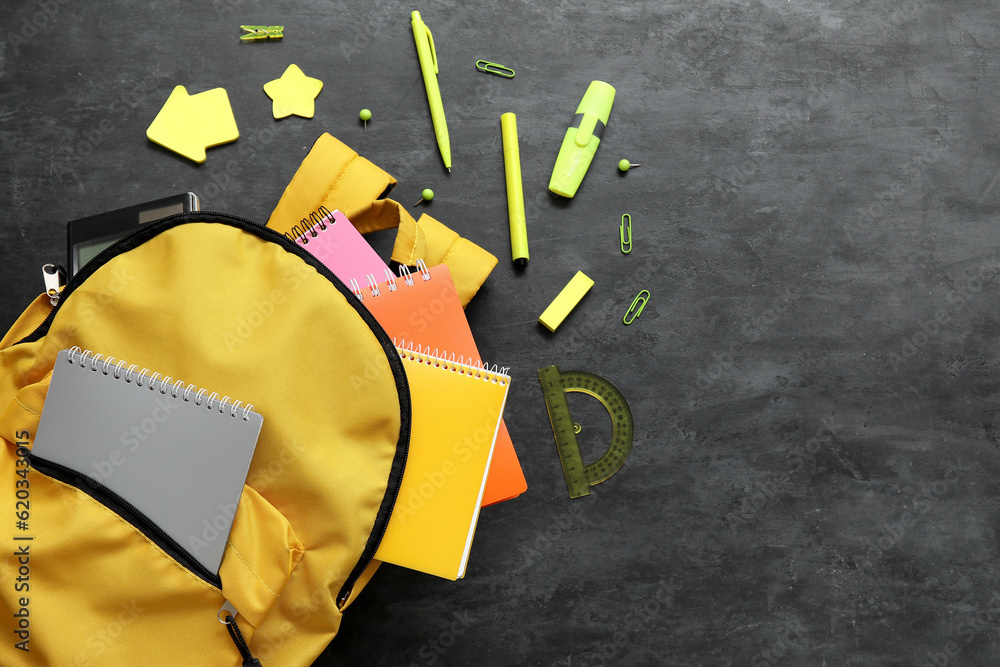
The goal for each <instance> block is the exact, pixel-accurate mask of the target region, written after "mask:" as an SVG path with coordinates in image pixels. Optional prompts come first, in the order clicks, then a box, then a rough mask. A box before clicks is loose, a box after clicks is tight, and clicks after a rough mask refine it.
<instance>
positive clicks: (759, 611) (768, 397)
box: [0, 0, 1000, 667]
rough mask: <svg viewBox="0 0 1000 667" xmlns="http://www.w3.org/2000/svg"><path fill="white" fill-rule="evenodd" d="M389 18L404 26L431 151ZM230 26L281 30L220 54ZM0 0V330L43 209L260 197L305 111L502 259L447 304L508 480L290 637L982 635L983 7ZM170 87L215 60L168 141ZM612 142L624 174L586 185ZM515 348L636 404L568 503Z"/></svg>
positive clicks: (390, 659) (490, 643)
mask: <svg viewBox="0 0 1000 667" xmlns="http://www.w3.org/2000/svg"><path fill="white" fill-rule="evenodd" d="M46 7H47V8H48V14H46ZM412 9H419V10H421V12H422V14H423V16H424V19H425V20H426V22H427V24H428V25H429V26H430V27H431V29H432V30H433V31H434V35H435V38H436V43H437V49H438V55H439V59H440V62H441V77H440V84H441V88H442V91H443V97H444V104H445V108H446V112H447V115H448V121H449V129H450V131H451V137H452V144H453V150H454V171H453V173H452V174H451V175H450V176H448V175H447V174H445V173H444V171H443V169H442V166H441V161H440V157H439V154H438V151H437V148H436V145H435V143H434V135H433V131H432V128H431V123H430V118H429V112H428V110H427V104H426V99H425V95H424V90H423V86H422V83H421V80H420V75H419V70H418V67H417V64H416V56H415V50H414V47H413V41H412V36H411V32H410V26H409V20H408V15H409V12H410V11H411V10H412ZM31 21H35V22H36V24H38V25H40V26H41V27H37V28H34V29H33V28H32V27H31V23H30V22H31ZM26 22H27V23H26ZM241 23H266V24H271V23H283V24H284V25H285V34H286V35H287V36H286V37H285V39H284V40H283V41H281V42H280V43H260V44H242V43H240V41H239V40H238V33H239V31H238V26H239V25H240V24H241ZM26 26H27V27H26ZM0 27H2V33H3V37H4V39H3V41H2V43H0V150H2V159H0V207H2V208H0V210H2V222H0V244H2V245H0V248H2V250H0V285H2V289H3V292H2V301H0V325H2V328H3V329H6V327H7V326H9V325H10V323H12V322H13V321H14V319H15V317H16V316H17V314H18V313H19V312H20V311H21V310H22V309H23V307H24V306H26V305H27V304H28V302H29V301H30V299H31V298H32V297H34V296H35V295H36V294H37V293H39V292H40V291H41V289H42V283H41V276H40V267H41V265H42V264H43V263H45V262H62V261H64V252H65V251H64V224H65V222H66V221H67V220H70V219H73V218H76V217H80V216H83V215H88V214H92V213H96V212H100V211H103V210H108V209H111V208H116V207H119V206H124V205H129V204H133V203H138V202H140V201H144V200H148V199H152V198H156V197H160V196H164V195H168V194H171V193H174V192H177V191H184V190H193V191H194V192H196V193H198V194H199V195H200V196H201V197H202V198H203V200H204V203H205V208H206V209H217V210H222V211H227V212H231V213H234V214H239V215H243V216H247V217H250V218H253V219H256V220H261V221H263V220H266V218H267V217H268V214H269V213H270V211H271V209H272V208H273V207H274V205H275V203H276V202H277V200H278V197H279V196H280V194H281V192H282V190H283V188H284V186H285V185H286V184H287V183H288V181H289V179H290V178H291V176H292V174H293V173H294V171H295V168H296V167H297V165H298V164H299V162H300V161H301V160H302V158H303V157H304V156H305V154H306V152H307V150H308V148H309V146H311V145H312V143H313V141H314V140H315V139H316V137H317V136H319V134H320V133H321V132H323V131H329V132H331V133H332V134H333V135H334V136H337V137H339V138H341V139H342V140H344V141H345V142H347V143H348V144H349V145H351V146H353V147H354V148H355V149H357V150H358V151H359V152H361V153H362V154H363V155H365V156H366V157H368V158H370V159H371V160H373V161H374V162H375V163H376V164H379V165H381V166H383V167H385V168H386V169H388V170H389V171H390V172H392V173H394V174H396V175H397V176H398V177H399V178H400V184H399V186H398V187H397V189H396V191H395V193H394V196H395V197H396V198H397V199H398V200H400V201H402V202H404V203H406V204H407V205H409V204H410V203H412V202H413V201H416V199H417V198H418V197H419V192H420V190H422V189H423V188H424V187H432V188H434V189H435V191H436V192H437V197H436V199H435V200H434V202H433V203H432V204H431V206H430V207H429V208H428V211H429V212H431V213H432V214H433V215H434V216H435V217H437V218H438V219H439V220H441V221H442V222H444V223H445V224H447V225H449V226H451V227H452V228H453V229H455V230H457V231H458V232H460V233H461V234H462V235H464V236H467V237H468V238H470V239H472V240H473V241H474V242H476V243H478V244H480V245H482V246H483V247H485V248H487V249H488V250H490V251H492V252H493V253H494V254H496V255H497V256H498V257H499V258H500V260H501V261H500V264H499V265H498V267H497V268H496V270H495V271H494V272H493V274H492V276H491V277H490V279H489V280H488V282H487V284H486V286H485V288H484V289H483V291H482V292H481V293H480V295H479V296H477V297H476V299H475V301H474V302H473V304H472V305H471V306H470V308H469V309H468V315H469V319H470V322H471V324H472V327H473V331H474V332H475V333H476V335H477V339H478V341H479V343H480V346H481V351H482V353H483V356H484V357H485V358H486V359H488V360H491V361H496V362H498V363H501V364H503V365H509V366H511V367H512V374H513V377H514V384H513V386H512V389H511V394H510V399H509V401H508V407H507V420H508V424H509V426H510V431H511V435H512V437H513V440H514V443H515V445H516V447H517V450H518V452H519V454H520V456H521V461H522V463H523V467H524V471H525V474H526V475H527V479H528V483H529V490H528V492H527V493H526V494H525V495H523V496H522V497H520V498H518V499H516V500H513V501H511V502H507V503H504V504H502V505H499V506H495V507H491V508H489V509H487V510H485V511H484V512H483V513H482V517H481V520H480V524H479V530H478V532H477V536H476V541H475V544H474V547H473V552H472V558H471V562H470V566H469V570H468V574H467V577H466V578H465V580H464V581H461V582H458V583H449V582H445V581H442V580H438V579H435V578H433V577H429V576H423V575H420V574H417V573H413V572H409V571H404V570H401V569H396V568H391V567H388V566H387V567H385V568H383V570H382V571H381V572H380V573H379V575H378V576H377V577H376V579H375V580H374V581H373V583H372V584H371V585H370V586H369V587H368V589H367V590H366V591H365V593H364V595H363V596H362V597H361V598H360V600H359V601H358V602H357V603H356V604H355V605H354V606H353V607H352V608H351V609H350V610H349V612H348V614H347V616H346V618H345V621H344V624H343V627H342V629H341V632H340V635H339V636H338V637H337V639H336V640H335V641H334V642H333V643H332V644H331V646H330V647H329V649H328V650H327V651H326V653H324V655H323V657H322V658H321V659H320V660H319V661H318V662H317V663H316V664H317V665H336V666H341V665H344V666H346V665H431V664H437V665H471V664H476V665H483V666H487V665H489V666H494V665H495V666H501V665H566V666H567V667H581V666H584V665H600V664H608V665H658V664H670V665H729V664H751V665H755V666H759V665H778V664H783V665H807V664H808V665H922V664H925V663H927V662H930V663H931V664H937V665H943V664H960V665H984V664H994V663H995V662H996V660H997V653H998V639H1000V614H998V612H997V610H998V609H1000V607H997V606H996V603H994V606H993V607H991V606H990V603H991V599H992V598H993V596H998V597H1000V568H998V565H997V562H996V557H997V546H998V541H997V529H996V526H997V507H998V501H997V498H998V495H997V492H998V482H997V472H998V469H1000V452H998V444H1000V426H998V422H997V415H996V412H997V405H998V398H1000V396H998V394H1000V357H998V352H997V342H998V341H997V338H998V333H1000V328H998V315H997V308H998V306H1000V296H998V285H1000V281H998V279H997V276H998V273H1000V254H998V253H997V250H996V246H997V244H998V242H1000V229H998V228H997V212H998V209H1000V137H998V130H997V128H998V120H1000V118H998V115H1000V114H998V106H997V102H998V88H997V85H998V81H1000V79H998V74H1000V72H998V59H997V56H998V54H1000V41H998V29H1000V9H998V6H997V4H996V3H995V2H988V1H986V0H950V1H944V0H861V1H850V2H849V1H847V0H794V1H790V0H763V1H751V2H735V1H720V0H704V1H698V2H693V1H690V2H678V1H676V0H670V1H666V2H662V1H656V2H654V1H645V2H630V3H624V2H622V3H607V2H597V1H593V0H584V1H577V2H540V3H537V4H534V3H527V2H509V1H508V2H500V3H495V4H490V5H477V4H474V3H460V2H457V1H456V0H440V1H436V2H435V1H431V2H427V3H421V4H418V5H412V6H411V5H401V4H399V3H398V2H394V1H390V0H384V1H381V2H374V3H360V2H358V3H347V2H319V1H310V2H296V3H293V2H287V1H285V2H274V3H265V2H262V1H259V0H220V1H218V2H215V3H209V2H203V3H196V2H189V3H184V2H179V1H177V0H172V1H165V2H157V3H145V2H135V1H131V0H118V1H117V2H106V3H97V2H90V3H87V2H84V1H83V0H48V2H39V1H33V2H29V1H25V2H19V3H13V2H10V1H9V0H8V1H7V2H5V3H4V5H3V7H2V8H0ZM32 30H34V32H35V33H37V34H33V33H32ZM478 58H487V59H492V60H494V61H497V62H500V63H503V64H505V65H508V66H510V67H513V68H514V69H516V71H517V76H516V78H515V79H513V80H509V81H507V80H503V79H499V78H494V77H490V76H488V75H485V74H481V73H479V72H477V71H476V70H475V68H474V66H473V63H474V62H475V60H477V59H478ZM292 62H294V63H297V64H298V65H299V66H300V67H301V68H302V69H303V70H304V71H305V73H306V74H307V75H310V76H314V77H318V78H320V79H322V80H323V81H324V82H325V87H324V90H323V92H322V93H321V95H320V96H319V98H318V99H317V101H316V117H315V118H314V119H312V120H305V119H301V118H295V117H293V118H289V119H285V120H281V121H278V122H276V121H274V120H273V119H272V118H271V116H270V100H269V99H268V98H267V97H266V96H265V95H264V94H263V92H262V91H261V86H262V85H263V83H265V82H266V81H269V80H271V79H274V78H277V77H278V76H280V74H281V73H282V71H283V70H284V69H285V67H287V65H288V64H289V63H292ZM592 79H602V80H604V81H607V82H609V83H611V84H612V85H614V86H616V87H617V89H618V96H617V99H616V102H615V106H614V109H613V111H612V113H611V119H610V122H609V124H608V130H607V133H606V135H605V137H604V142H603V144H602V146H601V148H600V150H599V152H598V154H597V157H596V159H595V161H594V164H593V166H592V167H591V169H590V173H589V175H588V176H587V178H586V180H585V182H584V184H583V187H582V188H581V189H580V192H579V193H578V195H577V197H576V198H575V199H574V200H572V201H565V200H561V199H559V198H557V197H554V196H550V195H548V193H547V191H546V185H547V182H548V177H549V174H550V171H551V168H552V165H553V163H554V161H555V155H556V152H557V150H558V146H559V143H560V141H561V137H562V134H563V132H564V131H565V128H566V126H567V124H568V121H569V119H570V117H571V115H572V112H573V110H574V109H575V106H576V104H577V103H578V102H579V99H580V97H581V95H582V94H583V92H584V90H585V88H586V86H587V84H588V82H589V81H590V80H592ZM177 84H183V85H185V86H187V87H188V90H189V92H191V93H196V92H200V91H202V90H206V89H209V88H213V87H216V86H223V87H225V88H226V90H227V91H228V92H229V96H230V99H231V101H232V105H233V109H234V112H235V115H236V120H237V122H238V124H239V127H240V130H241V134H242V138H241V139H240V140H239V141H237V142H236V143H233V144H229V145H226V146H223V147H219V148H215V149H211V150H210V151H209V157H208V161H207V163H206V164H204V165H202V166H196V165H194V164H193V163H191V162H189V161H187V160H185V159H183V158H180V157H177V156H175V155H173V154H171V153H169V152H167V151H165V150H163V149H161V148H159V147H157V146H154V145H153V144H151V143H150V142H149V141H147V140H146V138H145V136H144V132H145V128H146V126H147V125H148V124H149V123H150V121H151V120H152V118H153V117H154V116H155V114H156V112H157V111H158V110H159V108H160V106H161V105H162V103H163V101H164V100H165V99H166V97H167V95H168V94H169V92H170V90H171V89H172V87H173V86H174V85H177ZM362 107H368V108H370V109H371V110H372V111H373V113H374V119H373V120H372V121H371V122H370V123H369V126H368V136H367V137H365V136H364V135H363V134H362V132H361V127H360V124H359V123H358V121H357V112H358V110H359V109H360V108H362ZM505 111H514V112H516V113H517V115H518V125H519V130H520V138H521V157H522V167H523V171H524V187H525V195H526V198H527V199H528V201H529V206H528V216H529V220H528V230H529V236H530V244H531V264H530V266H529V267H528V270H527V271H526V272H525V273H524V274H523V275H518V274H515V273H514V271H513V270H512V269H511V266H510V262H509V258H510V255H509V244H508V233H507V222H506V205H505V195H504V192H505V189H504V179H503V163H502V153H501V148H500V128H499V117H500V114H501V113H503V112H505ZM622 157H628V158H630V159H632V160H633V161H634V162H640V163H642V165H643V166H642V167H641V168H640V169H637V170H634V171H632V172H630V173H629V174H627V175H626V176H624V177H622V176H619V174H618V172H617V171H616V170H615V164H616V162H617V161H618V160H619V159H620V158H622ZM624 212H629V213H631V215H632V219H633V226H634V233H635V250H634V251H633V252H632V253H631V254H630V255H628V256H624V255H622V254H621V253H620V252H619V250H618V247H617V246H618V241H617V233H618V232H617V226H618V221H619V218H620V216H621V214H622V213H624ZM391 241H392V238H391V235H388V236H387V235H385V234H382V235H380V236H379V238H377V239H375V243H376V245H377V246H378V248H379V249H380V250H382V252H383V254H387V253H388V250H389V247H390V246H391ZM578 269H579V270H583V271H584V272H586V273H587V274H588V275H590V276H591V277H592V278H593V279H594V280H595V281H596V285H595V287H594V289H593V290H592V291H591V293H590V295H589V296H588V297H587V298H586V300H585V301H584V302H583V303H582V304H581V306H580V307H579V308H578V309H577V310H576V311H575V312H574V314H573V315H572V316H571V317H570V318H569V319H568V320H567V322H566V323H565V324H564V325H563V326H562V328H561V329H560V330H559V331H558V332H557V333H556V334H555V335H550V334H548V333H547V332H546V331H544V330H543V329H542V328H541V327H540V326H539V325H537V324H536V318H537V316H538V314H539V313H540V312H541V311H542V309H543V308H544V307H545V305H546V304H547V303H548V302H549V300H550V299H551V298H552V297H553V296H554V294H555V293H556V292H557V291H558V290H559V289H560V288H561V287H562V286H563V285H564V284H565V283H566V281H567V280H568V279H569V278H570V277H571V276H572V274H573V273H574V272H575V271H576V270H578ZM642 288H646V289H649V290H650V291H651V292H652V299H651V301H650V303H649V305H648V306H647V308H646V311H645V312H644V313H643V315H642V316H641V317H640V318H639V320H638V321H637V322H636V323H635V324H633V325H632V326H630V327H625V326H623V325H622V323H621V316H622V314H623V313H624V311H625V309H626V308H627V306H628V304H629V302H630V301H631V299H632V297H633V296H634V295H635V293H636V292H637V291H638V290H639V289H642ZM549 364H559V365H560V366H561V367H562V368H566V369H571V368H576V369H582V370H589V371H592V372H595V373H598V374H600V375H603V376H605V377H606V378H608V379H610V380H611V381H612V382H614V383H615V384H616V385H617V386H618V387H619V388H620V389H621V390H622V392H624V394H625V396H626V397H627V398H628V400H629V402H630V404H631V407H632V411H633V413H634V415H635V421H636V439H635V446H634V450H633V453H632V455H631V458H630V459H629V461H628V463H627V464H626V466H625V468H624V469H623V470H622V471H620V472H619V473H618V474H617V475H616V476H615V477H614V478H612V480H610V481H609V482H607V483H606V484H605V485H603V486H600V487H597V488H596V489H595V493H594V494H593V495H592V496H591V497H589V498H585V499H579V500H575V501H570V499H569V498H568V496H567V493H566V491H565V485H564V482H563V479H562V475H561V472H560V469H559V465H558V459H557V457H556V452H555V448H554V445H553V440H552V434H551V431H550V429H549V425H548V420H547V417H546V413H545V409H544V403H543V401H542V398H541V393H540V390H539V387H538V382H537V378H536V375H535V371H536V369H538V368H540V367H542V366H546V365H549ZM575 405H576V404H575ZM578 408H579V410H580V414H583V415H586V419H584V421H585V422H588V423H593V422H592V421H588V420H589V418H590V417H593V416H596V415H598V414H599V413H598V412H597V411H595V410H593V409H592V408H593V406H592V405H587V404H585V403H580V404H579V405H578ZM601 429H602V426H601V425H600V424H595V425H594V426H593V427H592V428H589V429H588V430H586V431H585V433H590V434H592V435H593V437H591V439H590V440H588V441H587V442H586V443H585V446H586V448H587V453H588V455H589V456H590V457H593V456H596V454H597V453H599V451H600V449H601V447H600V444H599V437H598V436H599V435H600V433H601ZM452 629H454V630H455V632H453V631H452ZM265 664H267V663H266V662H265ZM269 667H270V666H269Z"/></svg>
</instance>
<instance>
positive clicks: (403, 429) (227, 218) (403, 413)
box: [15, 211, 411, 608]
mask: <svg viewBox="0 0 1000 667" xmlns="http://www.w3.org/2000/svg"><path fill="white" fill-rule="evenodd" d="M206 222H207V223H219V224H224V225H229V226H230V227H236V228H238V229H241V230H243V231H245V232H248V233H250V234H253V235H255V236H257V237H258V238H260V239H261V240H263V241H270V242H271V243H277V244H278V245H280V246H281V247H282V248H284V249H285V250H287V251H288V252H290V253H292V254H293V255H297V256H298V257H299V258H300V259H301V260H302V261H304V262H305V263H306V264H308V265H310V266H312V267H313V268H314V269H316V272H317V273H319V274H320V275H321V276H323V277H324V278H326V279H327V280H329V281H330V282H331V283H332V284H333V285H334V287H336V288H337V289H338V290H339V291H340V293H341V294H343V295H344V296H345V297H346V298H347V302H348V303H349V304H351V305H352V306H353V307H354V310H355V311H357V313H358V315H360V316H361V319H363V320H364V322H365V324H367V325H368V328H369V329H371V331H372V333H373V334H375V338H376V339H377V340H378V342H379V344H380V345H381V346H382V350H383V352H385V354H386V357H387V358H388V360H389V367H390V368H391V369H392V375H393V379H394V380H395V383H396V393H397V394H398V395H399V416H400V425H399V441H398V442H397V443H396V454H395V456H394V457H393V459H392V466H391V467H390V470H389V478H388V482H387V484H386V492H385V495H384V496H383V497H382V503H381V505H380V506H379V510H378V514H377V515H376V517H375V524H374V526H373V527H372V532H371V533H370V534H369V536H368V542H367V543H366V544H365V548H364V551H363V552H362V554H361V558H360V559H359V560H358V562H357V564H356V565H355V566H354V568H353V569H352V570H351V573H350V574H349V575H348V577H347V579H346V580H345V581H344V585H343V586H342V587H341V589H340V592H339V593H338V594H337V607H338V608H343V606H344V604H346V602H347V600H348V599H349V598H350V596H351V591H352V590H353V589H354V584H355V583H357V581H358V579H359V578H360V577H361V575H362V574H363V573H364V571H365V570H366V569H367V568H368V566H369V565H370V564H371V562H372V560H374V558H375V552H376V551H377V550H378V546H379V544H380V543H381V542H382V537H383V536H384V535H385V530H386V527H387V526H388V525H389V516H390V515H391V514H392V508H393V507H394V506H395V504H396V497H397V496H398V495H399V487H400V485H401V484H402V481H403V470H404V468H405V467H406V457H407V454H408V452H409V447H410V422H411V413H410V388H409V384H408V383H407V381H406V373H405V371H404V370H403V362H402V360H401V359H400V358H399V353H398V352H397V351H396V346H395V345H394V344H393V342H392V339H390V338H389V336H388V334H386V333H385V330H384V329H383V328H382V325H380V324H379V323H378V321H377V320H376V319H375V317H374V316H373V315H372V314H371V313H370V312H369V311H368V309H367V308H365V307H364V306H363V305H362V304H361V302H360V301H358V299H357V297H356V296H354V293H353V292H352V291H351V290H350V289H349V288H348V287H347V286H346V285H345V284H344V283H343V282H342V281H341V280H340V279H339V278H338V277H337V276H336V275H334V274H333V272H332V271H330V269H328V268H327V267H326V265H325V264H323V262H321V261H320V260H318V259H316V258H315V257H313V255H312V254H311V253H310V252H309V251H308V250H306V249H305V248H303V247H302V246H300V245H299V244H297V243H295V242H294V241H292V240H290V239H288V238H286V237H285V235H284V234H279V233H278V232H276V231H274V230H273V229H271V228H269V227H265V226H263V225H261V224H259V223H257V222H254V221H253V220H249V219H247V218H241V217H238V216H233V215H228V214H226V213H215V212H209V211H192V212H188V213H174V214H173V215H168V216H166V217H165V218H160V219H159V220H155V221H153V222H149V223H146V224H144V225H142V226H141V227H140V228H139V229H137V230H136V231H134V232H132V233H130V234H128V235H127V236H124V237H122V238H121V239H119V240H118V241H116V242H115V243H114V244H112V245H111V246H109V247H108V248H105V249H104V250H102V251H101V252H100V253H98V254H97V255H96V256H95V257H94V258H93V259H91V260H90V261H89V262H87V263H86V264H85V265H84V266H83V267H81V268H80V270H79V271H78V272H77V273H76V275H74V276H73V277H72V278H71V279H70V281H69V282H68V283H66V287H64V288H63V290H62V292H60V294H59V303H57V304H56V305H55V307H54V308H53V309H52V311H51V312H50V313H49V314H48V316H47V317H46V318H45V320H44V321H42V323H41V324H40V325H38V327H37V328H36V329H35V330H34V331H33V332H31V333H30V334H28V335H27V336H25V337H24V338H22V339H21V340H19V341H18V342H17V343H15V345H19V344H21V343H31V342H34V341H37V340H38V339H39V338H41V337H42V336H44V335H45V334H46V333H47V332H48V330H49V326H50V325H51V324H52V320H53V319H54V318H55V315H56V313H57V312H58V311H59V308H60V307H62V305H63V303H65V301H66V298H67V297H68V296H70V295H71V294H72V293H73V292H74V291H75V290H76V288H77V287H79V286H80V285H81V284H83V282H84V281H85V280H87V278H89V277H90V276H91V275H93V274H94V272H95V271H97V270H98V269H100V268H101V267H102V266H104V265H105V264H106V263H107V262H108V261H110V260H112V259H114V258H115V257H117V256H118V255H120V254H122V253H124V252H128V251H129V250H132V249H134V248H137V247H139V246H140V245H142V244H143V243H145V242H146V241H148V240H150V239H152V238H154V237H155V236H157V235H159V234H162V233H163V232H165V231H167V230H168V229H173V228H174V227H179V226H180V225H184V224H190V223H206ZM43 465H46V464H45V463H43ZM48 465H52V466H55V465H56V464H52V463H48ZM39 470H40V471H41V469H40V468H39ZM86 479H88V480H89V478H86ZM74 486H76V485H74ZM78 488H80V487H78ZM106 490H107V491H108V493H112V492H111V491H110V489H106ZM122 502H125V501H124V500H122ZM126 504H127V503H126ZM133 509H134V508H133ZM135 511H136V512H138V510H135ZM140 514H141V513H140ZM146 520H147V521H149V520H148V519H146ZM150 523H152V522H150ZM157 530H159V528H158V527H157ZM160 532H162V531H160ZM164 535H165V534H164ZM168 539H169V537H168ZM216 578H217V577H216Z"/></svg>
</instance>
